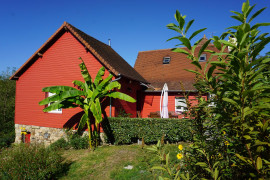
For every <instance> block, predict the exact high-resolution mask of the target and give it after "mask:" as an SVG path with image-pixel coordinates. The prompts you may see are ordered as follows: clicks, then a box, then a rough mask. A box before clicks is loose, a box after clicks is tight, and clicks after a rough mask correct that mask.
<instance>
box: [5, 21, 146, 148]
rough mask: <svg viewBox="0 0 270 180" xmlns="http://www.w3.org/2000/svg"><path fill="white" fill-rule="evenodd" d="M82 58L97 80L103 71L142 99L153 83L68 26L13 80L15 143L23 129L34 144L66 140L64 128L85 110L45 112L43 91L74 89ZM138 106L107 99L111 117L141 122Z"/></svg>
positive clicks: (115, 55)
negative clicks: (57, 87)
mask: <svg viewBox="0 0 270 180" xmlns="http://www.w3.org/2000/svg"><path fill="white" fill-rule="evenodd" d="M79 57H82V59H83V60H84V61H85V64H86V66H87V68H88V70H89V72H90V74H91V75H92V76H95V75H96V74H97V72H98V70H99V69H100V67H102V66H104V67H105V68H106V73H105V77H106V76H107V75H108V74H109V73H111V74H113V75H114V78H115V79H118V81H119V82H120V83H121V85H122V88H121V90H120V91H121V92H124V93H126V94H128V95H130V96H132V97H133V98H135V99H137V94H138V93H137V92H138V91H140V90H141V89H142V88H143V87H142V86H141V85H140V84H141V83H148V82H147V81H146V80H145V79H144V78H143V77H142V76H141V75H140V74H139V73H137V72H136V71H135V70H134V69H133V68H132V67H131V66H130V65H129V64H128V63H127V62H126V61H125V60H124V59H123V58H122V57H121V56H120V55H119V54H117V53H116V52H115V51H114V50H113V49H112V48H111V47H110V46H108V45H106V44H104V43H102V42H100V41H98V40H96V39H95V38H93V37H91V36H89V35H87V34H85V33H84V32H82V31H80V30H79V29H77V28H75V27H74V26H72V25H70V24H69V23H66V22H64V24H63V25H62V26H61V27H60V28H59V29H58V30H57V31H56V32H55V33H54V34H53V35H52V36H51V37H50V38H49V39H48V40H47V41H46V42H45V43H44V44H43V45H42V46H41V47H40V48H39V49H38V50H37V51H36V52H35V53H34V54H33V55H32V56H31V57H30V58H29V59H28V60H27V61H26V62H25V63H24V64H23V65H22V67H20V68H19V69H18V70H17V71H16V72H15V73H14V74H13V75H12V77H11V78H10V79H12V80H16V100H15V129H16V142H20V140H21V129H22V128H25V130H26V131H28V133H31V141H36V142H39V141H44V142H45V143H46V142H47V143H50V142H52V141H55V140H57V139H58V138H60V137H62V136H64V135H65V132H64V130H63V129H62V128H63V126H65V125H66V124H67V123H68V122H70V121H72V120H73V119H76V118H77V119H78V117H79V116H80V112H81V109H80V108H75V109H62V110H56V111H51V112H49V113H44V112H43V111H42V109H43V108H44V107H43V106H39V104H38V103H39V101H41V100H42V99H44V98H45V93H44V92H42V91H41V90H42V88H44V87H47V86H54V85H66V86H73V84H72V81H73V80H82V81H83V79H82V76H81V73H80V68H79V64H80V63H81V61H80V60H79V59H78V58H79ZM136 105H137V104H136V103H128V102H125V101H121V100H115V99H112V101H109V100H107V103H106V104H105V106H106V107H105V112H106V114H107V116H110V115H111V116H116V115H117V113H118V111H119V110H121V109H123V110H125V111H126V113H130V114H132V117H136V113H137V107H136Z"/></svg>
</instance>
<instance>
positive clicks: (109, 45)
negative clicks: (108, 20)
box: [108, 39, 111, 47]
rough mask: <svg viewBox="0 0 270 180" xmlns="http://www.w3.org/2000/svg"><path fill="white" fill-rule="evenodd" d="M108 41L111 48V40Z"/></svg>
mask: <svg viewBox="0 0 270 180" xmlns="http://www.w3.org/2000/svg"><path fill="white" fill-rule="evenodd" d="M108 41H109V46H110V47H111V39H108Z"/></svg>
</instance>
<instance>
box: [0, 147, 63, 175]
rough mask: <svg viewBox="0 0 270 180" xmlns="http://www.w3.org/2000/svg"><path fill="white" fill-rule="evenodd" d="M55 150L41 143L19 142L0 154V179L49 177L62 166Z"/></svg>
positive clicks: (55, 173)
mask: <svg viewBox="0 0 270 180" xmlns="http://www.w3.org/2000/svg"><path fill="white" fill-rule="evenodd" d="M62 162H63V158H62V157H61V156H60V154H59V153H58V152H57V151H54V150H53V149H51V148H45V147H44V146H41V145H25V144H20V145H18V146H14V147H12V148H8V149H5V150H3V151H2V152H1V154H0V179H51V178H54V177H55V176H56V175H57V174H58V173H60V172H61V171H62V170H63V168H64V165H63V163H62Z"/></svg>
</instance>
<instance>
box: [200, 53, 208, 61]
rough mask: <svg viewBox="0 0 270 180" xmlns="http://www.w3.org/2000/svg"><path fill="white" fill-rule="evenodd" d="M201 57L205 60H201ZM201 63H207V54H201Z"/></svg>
mask: <svg viewBox="0 0 270 180" xmlns="http://www.w3.org/2000/svg"><path fill="white" fill-rule="evenodd" d="M201 57H202V58H204V60H201ZM199 62H206V54H201V56H200V58H199Z"/></svg>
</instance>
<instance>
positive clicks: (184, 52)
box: [171, 48, 189, 55]
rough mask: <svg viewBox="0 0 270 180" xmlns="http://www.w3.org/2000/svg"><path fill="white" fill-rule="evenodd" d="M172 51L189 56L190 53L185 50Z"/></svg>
mask: <svg viewBox="0 0 270 180" xmlns="http://www.w3.org/2000/svg"><path fill="white" fill-rule="evenodd" d="M171 51H173V52H178V53H183V54H186V55H189V52H187V51H186V50H184V49H182V48H173V49H172V50H171Z"/></svg>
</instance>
